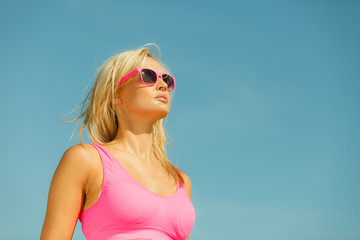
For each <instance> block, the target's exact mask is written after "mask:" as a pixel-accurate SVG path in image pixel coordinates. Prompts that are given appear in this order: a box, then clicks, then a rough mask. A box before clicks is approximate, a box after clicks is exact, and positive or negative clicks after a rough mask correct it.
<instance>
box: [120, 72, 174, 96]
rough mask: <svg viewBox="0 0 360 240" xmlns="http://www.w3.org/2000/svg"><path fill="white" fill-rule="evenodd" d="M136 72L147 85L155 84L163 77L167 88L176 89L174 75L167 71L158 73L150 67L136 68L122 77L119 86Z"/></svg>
mask: <svg viewBox="0 0 360 240" xmlns="http://www.w3.org/2000/svg"><path fill="white" fill-rule="evenodd" d="M136 73H140V79H141V82H142V83H143V84H145V85H149V86H153V85H155V84H156V82H157V81H158V79H159V78H161V79H162V80H163V81H164V82H165V83H166V84H167V90H169V91H171V92H172V91H174V90H175V78H174V77H173V76H171V75H170V74H167V73H157V72H155V71H154V70H152V69H149V68H136V69H135V70H134V71H131V72H129V73H128V74H126V75H125V76H124V77H123V78H121V80H120V82H119V86H120V85H121V84H123V83H124V82H125V81H126V80H128V79H129V78H130V77H131V76H132V75H134V74H136Z"/></svg>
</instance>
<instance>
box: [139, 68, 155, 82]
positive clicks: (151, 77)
mask: <svg viewBox="0 0 360 240" xmlns="http://www.w3.org/2000/svg"><path fill="white" fill-rule="evenodd" d="M141 76H142V79H143V81H144V82H146V83H149V84H155V83H156V78H157V76H156V73H155V72H154V71H152V70H150V69H143V70H142V71H141Z"/></svg>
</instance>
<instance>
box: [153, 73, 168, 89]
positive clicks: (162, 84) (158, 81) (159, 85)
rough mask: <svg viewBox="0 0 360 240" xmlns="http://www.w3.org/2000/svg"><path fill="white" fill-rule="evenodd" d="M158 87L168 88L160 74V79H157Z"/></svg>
mask: <svg viewBox="0 0 360 240" xmlns="http://www.w3.org/2000/svg"><path fill="white" fill-rule="evenodd" d="M156 89H158V90H163V91H164V90H166V89H167V84H166V83H165V82H164V80H163V79H162V78H161V77H160V76H158V80H157V81H156Z"/></svg>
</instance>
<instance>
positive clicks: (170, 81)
mask: <svg viewBox="0 0 360 240" xmlns="http://www.w3.org/2000/svg"><path fill="white" fill-rule="evenodd" d="M162 79H163V81H164V82H165V83H166V84H167V86H168V89H170V90H174V79H173V78H172V77H171V76H170V75H169V74H163V75H162Z"/></svg>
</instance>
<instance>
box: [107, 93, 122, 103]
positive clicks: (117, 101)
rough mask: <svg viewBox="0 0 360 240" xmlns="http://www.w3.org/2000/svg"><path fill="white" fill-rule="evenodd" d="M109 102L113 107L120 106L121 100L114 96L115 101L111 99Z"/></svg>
mask: <svg viewBox="0 0 360 240" xmlns="http://www.w3.org/2000/svg"><path fill="white" fill-rule="evenodd" d="M110 102H111V103H112V104H114V105H117V104H122V100H121V98H120V96H119V95H116V97H115V99H111V100H110Z"/></svg>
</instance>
